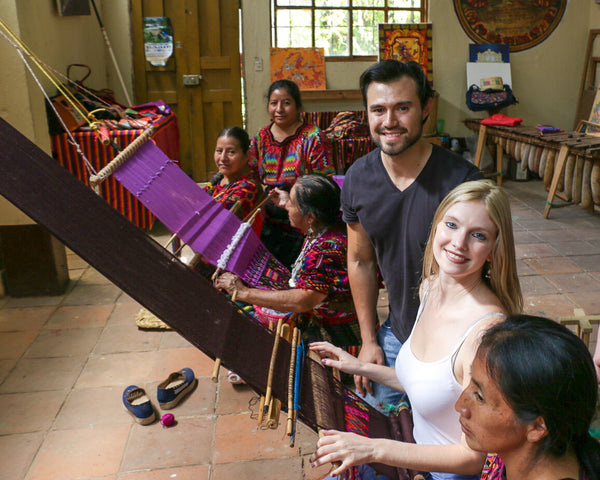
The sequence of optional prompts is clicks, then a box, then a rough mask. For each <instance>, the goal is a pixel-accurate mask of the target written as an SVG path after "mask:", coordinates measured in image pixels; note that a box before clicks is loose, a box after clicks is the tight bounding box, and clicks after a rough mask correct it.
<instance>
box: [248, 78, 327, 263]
mask: <svg viewBox="0 0 600 480" xmlns="http://www.w3.org/2000/svg"><path fill="white" fill-rule="evenodd" d="M267 98H268V103H267V110H268V112H269V116H270V117H271V123H270V124H269V125H267V126H265V127H263V128H261V129H260V130H259V131H258V133H257V134H256V136H255V137H254V138H253V139H252V142H251V145H250V154H249V156H250V159H249V163H250V167H251V168H252V169H253V170H255V171H256V172H257V173H258V175H259V176H260V179H261V181H262V183H263V184H264V186H265V187H266V189H267V190H269V191H270V190H272V189H273V188H279V189H282V190H286V191H288V192H289V191H290V188H291V187H292V185H293V184H294V182H295V181H296V179H297V178H298V177H299V176H301V175H303V174H305V173H322V174H325V175H332V174H333V173H335V172H334V169H333V167H332V163H331V162H332V160H331V153H330V146H329V141H328V139H327V137H326V136H325V135H323V134H322V132H321V130H319V128H318V127H316V126H315V125H308V124H307V123H306V122H304V121H303V120H302V118H301V116H300V111H301V109H302V99H301V97H300V89H299V88H298V85H296V84H295V83H294V82H292V81H290V80H277V81H276V82H274V83H273V84H271V86H270V87H269V91H268V93H267ZM266 211H267V219H266V221H265V225H264V230H263V236H262V241H263V243H264V244H265V246H266V247H267V248H268V249H269V251H271V252H272V253H273V255H275V257H276V258H277V259H279V260H280V261H281V262H282V263H284V264H285V265H286V266H287V267H290V266H291V265H292V263H293V262H294V260H295V259H296V256H297V255H298V252H299V250H300V247H301V245H302V236H301V235H300V234H298V232H296V231H294V230H293V229H292V228H290V225H289V221H288V218H287V214H286V212H285V210H284V209H282V208H279V207H277V206H275V205H273V204H272V203H270V202H269V203H268V204H267V207H266Z"/></svg>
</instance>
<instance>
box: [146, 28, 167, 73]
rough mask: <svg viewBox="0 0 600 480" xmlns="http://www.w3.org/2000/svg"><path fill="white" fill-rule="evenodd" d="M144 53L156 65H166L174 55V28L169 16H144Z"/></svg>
mask: <svg viewBox="0 0 600 480" xmlns="http://www.w3.org/2000/svg"><path fill="white" fill-rule="evenodd" d="M144 55H145V57H146V60H147V61H148V62H150V63H151V64H152V65H154V66H155V67H164V66H165V65H166V64H167V60H168V59H169V57H171V55H173V29H172V28H171V21H170V20H169V18H168V17H144Z"/></svg>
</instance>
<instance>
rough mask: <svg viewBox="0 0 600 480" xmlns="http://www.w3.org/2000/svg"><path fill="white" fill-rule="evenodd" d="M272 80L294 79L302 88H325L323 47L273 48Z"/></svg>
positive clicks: (271, 61)
mask: <svg viewBox="0 0 600 480" xmlns="http://www.w3.org/2000/svg"><path fill="white" fill-rule="evenodd" d="M270 63H271V82H274V81H276V80H282V79H287V80H292V81H293V82H295V83H296V84H297V85H298V87H299V88H300V90H325V89H326V80H325V54H324V50H323V49H322V48H271V59H270Z"/></svg>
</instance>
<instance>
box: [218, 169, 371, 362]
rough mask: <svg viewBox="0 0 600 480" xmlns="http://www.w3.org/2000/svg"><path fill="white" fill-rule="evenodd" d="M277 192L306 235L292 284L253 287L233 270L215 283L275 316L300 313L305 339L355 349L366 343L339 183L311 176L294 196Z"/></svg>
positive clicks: (295, 188)
mask: <svg viewBox="0 0 600 480" xmlns="http://www.w3.org/2000/svg"><path fill="white" fill-rule="evenodd" d="M271 195H272V198H273V199H274V201H275V202H276V203H277V204H279V205H285V209H286V210H287V212H288V214H289V219H290V223H291V225H292V226H294V227H295V228H297V229H299V230H300V231H301V232H302V233H303V234H304V235H305V236H306V238H305V240H304V244H303V247H302V251H301V252H300V254H299V255H298V258H297V259H296V262H295V263H294V266H293V269H292V275H291V279H290V284H289V286H290V288H289V289H287V290H262V289H258V288H250V287H248V286H246V285H244V284H243V282H242V281H241V280H240V279H239V278H238V277H236V276H235V275H233V274H232V273H224V274H222V275H220V276H219V277H218V278H217V280H216V283H215V286H216V287H217V288H219V289H222V290H225V291H227V292H228V293H229V294H233V292H234V291H237V294H236V299H237V300H238V301H241V302H245V303H248V304H252V305H255V306H258V307H265V309H271V310H274V311H276V312H273V313H274V314H278V313H281V314H282V316H285V315H283V313H284V312H295V313H298V314H300V315H299V319H298V324H299V328H300V329H302V330H303V333H304V336H305V338H307V339H308V340H318V339H323V340H330V341H332V342H334V343H335V344H337V345H339V346H342V347H346V348H348V349H350V350H352V348H353V347H357V346H358V345H359V344H360V333H359V330H358V320H357V318H356V313H355V311H354V304H353V303H352V297H351V294H350V285H349V283H348V270H347V267H346V254H347V240H346V234H345V233H344V231H343V229H340V217H339V213H340V188H339V186H338V185H337V184H336V183H335V182H334V181H333V180H332V179H331V178H328V177H325V176H323V175H319V174H308V175H304V176H302V177H299V178H298V180H297V181H296V183H295V184H294V186H293V187H292V190H291V192H290V193H289V195H288V194H287V192H285V191H284V190H280V189H276V190H274V191H273V193H272V194H271ZM259 318H260V316H259ZM353 351H354V352H356V348H354V350H353Z"/></svg>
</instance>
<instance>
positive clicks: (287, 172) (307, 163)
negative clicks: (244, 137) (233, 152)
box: [248, 123, 335, 187]
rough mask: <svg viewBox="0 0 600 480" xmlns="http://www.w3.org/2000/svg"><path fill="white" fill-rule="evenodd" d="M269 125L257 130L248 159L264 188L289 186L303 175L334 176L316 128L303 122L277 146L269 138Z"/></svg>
mask: <svg viewBox="0 0 600 480" xmlns="http://www.w3.org/2000/svg"><path fill="white" fill-rule="evenodd" d="M271 125H272V124H271ZM271 125H267V126H266V127H263V128H261V129H260V130H259V131H258V133H257V134H256V136H255V137H254V138H253V139H252V142H251V144H250V152H249V157H250V158H249V160H248V163H249V164H250V167H251V168H252V169H254V170H256V171H257V172H258V174H259V176H260V178H261V180H262V183H263V184H264V185H267V186H272V187H291V186H292V185H293V184H294V182H295V181H296V178H298V177H300V176H301V175H304V174H305V173H322V174H324V175H332V174H333V173H335V170H334V168H333V165H332V163H331V151H330V145H329V140H328V139H327V137H326V136H325V135H323V134H322V132H321V130H319V128H317V127H316V126H314V125H308V124H306V123H304V124H302V125H301V126H300V127H299V128H298V130H297V131H296V133H295V134H294V135H292V136H290V137H288V138H286V139H285V140H284V141H283V142H281V143H280V142H277V141H276V140H275V139H274V138H273V135H272V134H271Z"/></svg>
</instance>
